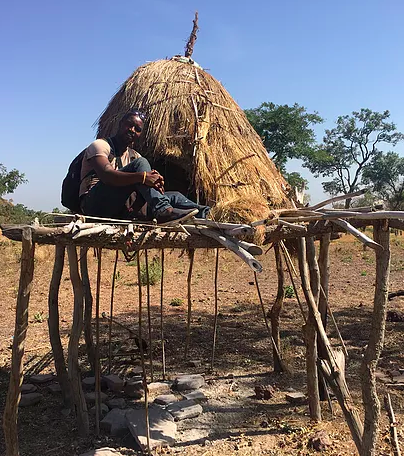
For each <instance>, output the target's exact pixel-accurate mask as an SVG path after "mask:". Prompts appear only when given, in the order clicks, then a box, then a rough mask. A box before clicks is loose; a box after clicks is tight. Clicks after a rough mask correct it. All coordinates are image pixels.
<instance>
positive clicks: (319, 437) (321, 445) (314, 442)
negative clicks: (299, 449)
mask: <svg viewBox="0 0 404 456" xmlns="http://www.w3.org/2000/svg"><path fill="white" fill-rule="evenodd" d="M330 445H331V440H330V438H329V437H328V434H327V433H326V432H325V431H323V430H322V431H317V432H316V433H315V434H314V435H312V436H311V437H310V438H309V441H308V444H307V446H308V447H309V448H312V449H313V450H316V451H324V450H326V449H327V448H328V447H329V446H330Z"/></svg>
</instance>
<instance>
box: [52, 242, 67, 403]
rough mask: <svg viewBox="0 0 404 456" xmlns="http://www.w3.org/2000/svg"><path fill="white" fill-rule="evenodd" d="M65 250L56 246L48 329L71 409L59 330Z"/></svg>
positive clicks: (58, 372) (57, 370)
mask: <svg viewBox="0 0 404 456" xmlns="http://www.w3.org/2000/svg"><path fill="white" fill-rule="evenodd" d="M65 250H66V248H65V246H64V245H60V244H56V245H55V263H54V265H53V272H52V279H51V283H50V287H49V297H48V311H49V318H48V328H49V340H50V343H51V346H52V352H53V359H54V362H55V369H56V373H57V377H58V382H59V384H60V388H61V390H62V398H63V402H64V404H65V406H66V407H70V405H71V404H70V403H71V390H70V383H69V377H68V375H67V369H66V363H65V357H64V353H63V346H62V342H61V340H60V330H59V288H60V280H61V278H62V273H63V266H64V262H65Z"/></svg>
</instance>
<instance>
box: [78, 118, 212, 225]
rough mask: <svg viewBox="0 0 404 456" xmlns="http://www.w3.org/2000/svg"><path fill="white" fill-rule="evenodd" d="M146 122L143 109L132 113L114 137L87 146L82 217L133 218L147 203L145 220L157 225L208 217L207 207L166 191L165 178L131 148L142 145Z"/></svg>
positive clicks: (82, 190) (81, 187)
mask: <svg viewBox="0 0 404 456" xmlns="http://www.w3.org/2000/svg"><path fill="white" fill-rule="evenodd" d="M144 120H145V116H144V114H143V113H142V112H141V111H139V110H135V109H134V110H131V111H128V112H127V113H126V114H125V115H124V116H123V117H122V119H121V120H120V122H119V127H118V131H117V133H116V135H115V136H113V137H111V138H108V139H106V140H104V139H97V140H96V141H94V142H92V143H91V144H90V145H89V146H88V147H87V149H86V152H85V154H84V158H83V163H82V168H81V184H80V206H81V209H82V211H83V214H85V215H93V216H99V217H107V218H123V219H132V218H134V217H135V216H136V215H137V212H138V211H139V209H140V208H141V207H142V206H143V205H144V204H145V203H147V217H148V218H149V219H152V218H155V219H156V220H157V223H161V224H162V223H170V222H173V221H181V220H186V219H188V218H190V217H192V216H193V215H197V216H198V217H203V218H205V217H206V214H207V212H208V211H209V207H208V206H200V205H198V204H196V203H194V202H192V201H190V200H188V199H187V198H186V197H185V196H184V195H182V194H181V193H179V192H167V193H165V192H164V178H163V176H161V175H160V174H159V173H158V172H157V171H156V170H152V169H151V168H150V164H149V162H148V161H147V160H146V159H145V158H144V157H141V156H140V154H139V153H137V152H136V151H135V150H134V149H132V148H131V147H129V146H132V145H133V144H135V146H136V144H137V143H138V141H139V138H140V136H141V134H142V130H143V122H144ZM134 194H136V198H135V199H134Z"/></svg>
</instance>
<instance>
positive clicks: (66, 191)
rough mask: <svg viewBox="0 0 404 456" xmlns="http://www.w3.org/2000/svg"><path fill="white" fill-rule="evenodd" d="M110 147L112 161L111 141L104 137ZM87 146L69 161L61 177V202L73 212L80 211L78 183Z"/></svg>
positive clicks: (109, 158)
mask: <svg viewBox="0 0 404 456" xmlns="http://www.w3.org/2000/svg"><path fill="white" fill-rule="evenodd" d="M104 141H107V143H108V144H109V145H110V147H111V154H110V156H109V157H108V160H109V161H112V160H113V158H114V154H113V152H114V149H113V143H112V141H110V138H108V139H105V140H104ZM86 150H87V148H85V149H84V150H82V151H81V152H80V153H79V154H78V155H77V157H76V158H75V159H74V160H73V161H72V162H71V163H70V166H69V170H68V171H67V174H66V177H65V178H64V179H63V183H62V197H61V202H62V204H63V206H64V207H67V208H68V209H70V210H71V211H72V212H73V213H75V214H80V213H81V208H80V197H79V193H80V184H81V181H82V179H81V166H82V164H83V158H84V154H85V152H86ZM92 174H95V172H94V171H90V172H89V173H88V174H87V176H84V179H85V178H86V177H88V176H91V175H92Z"/></svg>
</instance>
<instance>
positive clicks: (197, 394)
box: [182, 390, 208, 402]
mask: <svg viewBox="0 0 404 456" xmlns="http://www.w3.org/2000/svg"><path fill="white" fill-rule="evenodd" d="M182 397H183V398H184V399H186V400H193V401H195V402H208V398H207V397H206V396H205V395H204V394H203V393H202V391H199V390H195V391H191V392H190V393H184V394H182Z"/></svg>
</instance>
